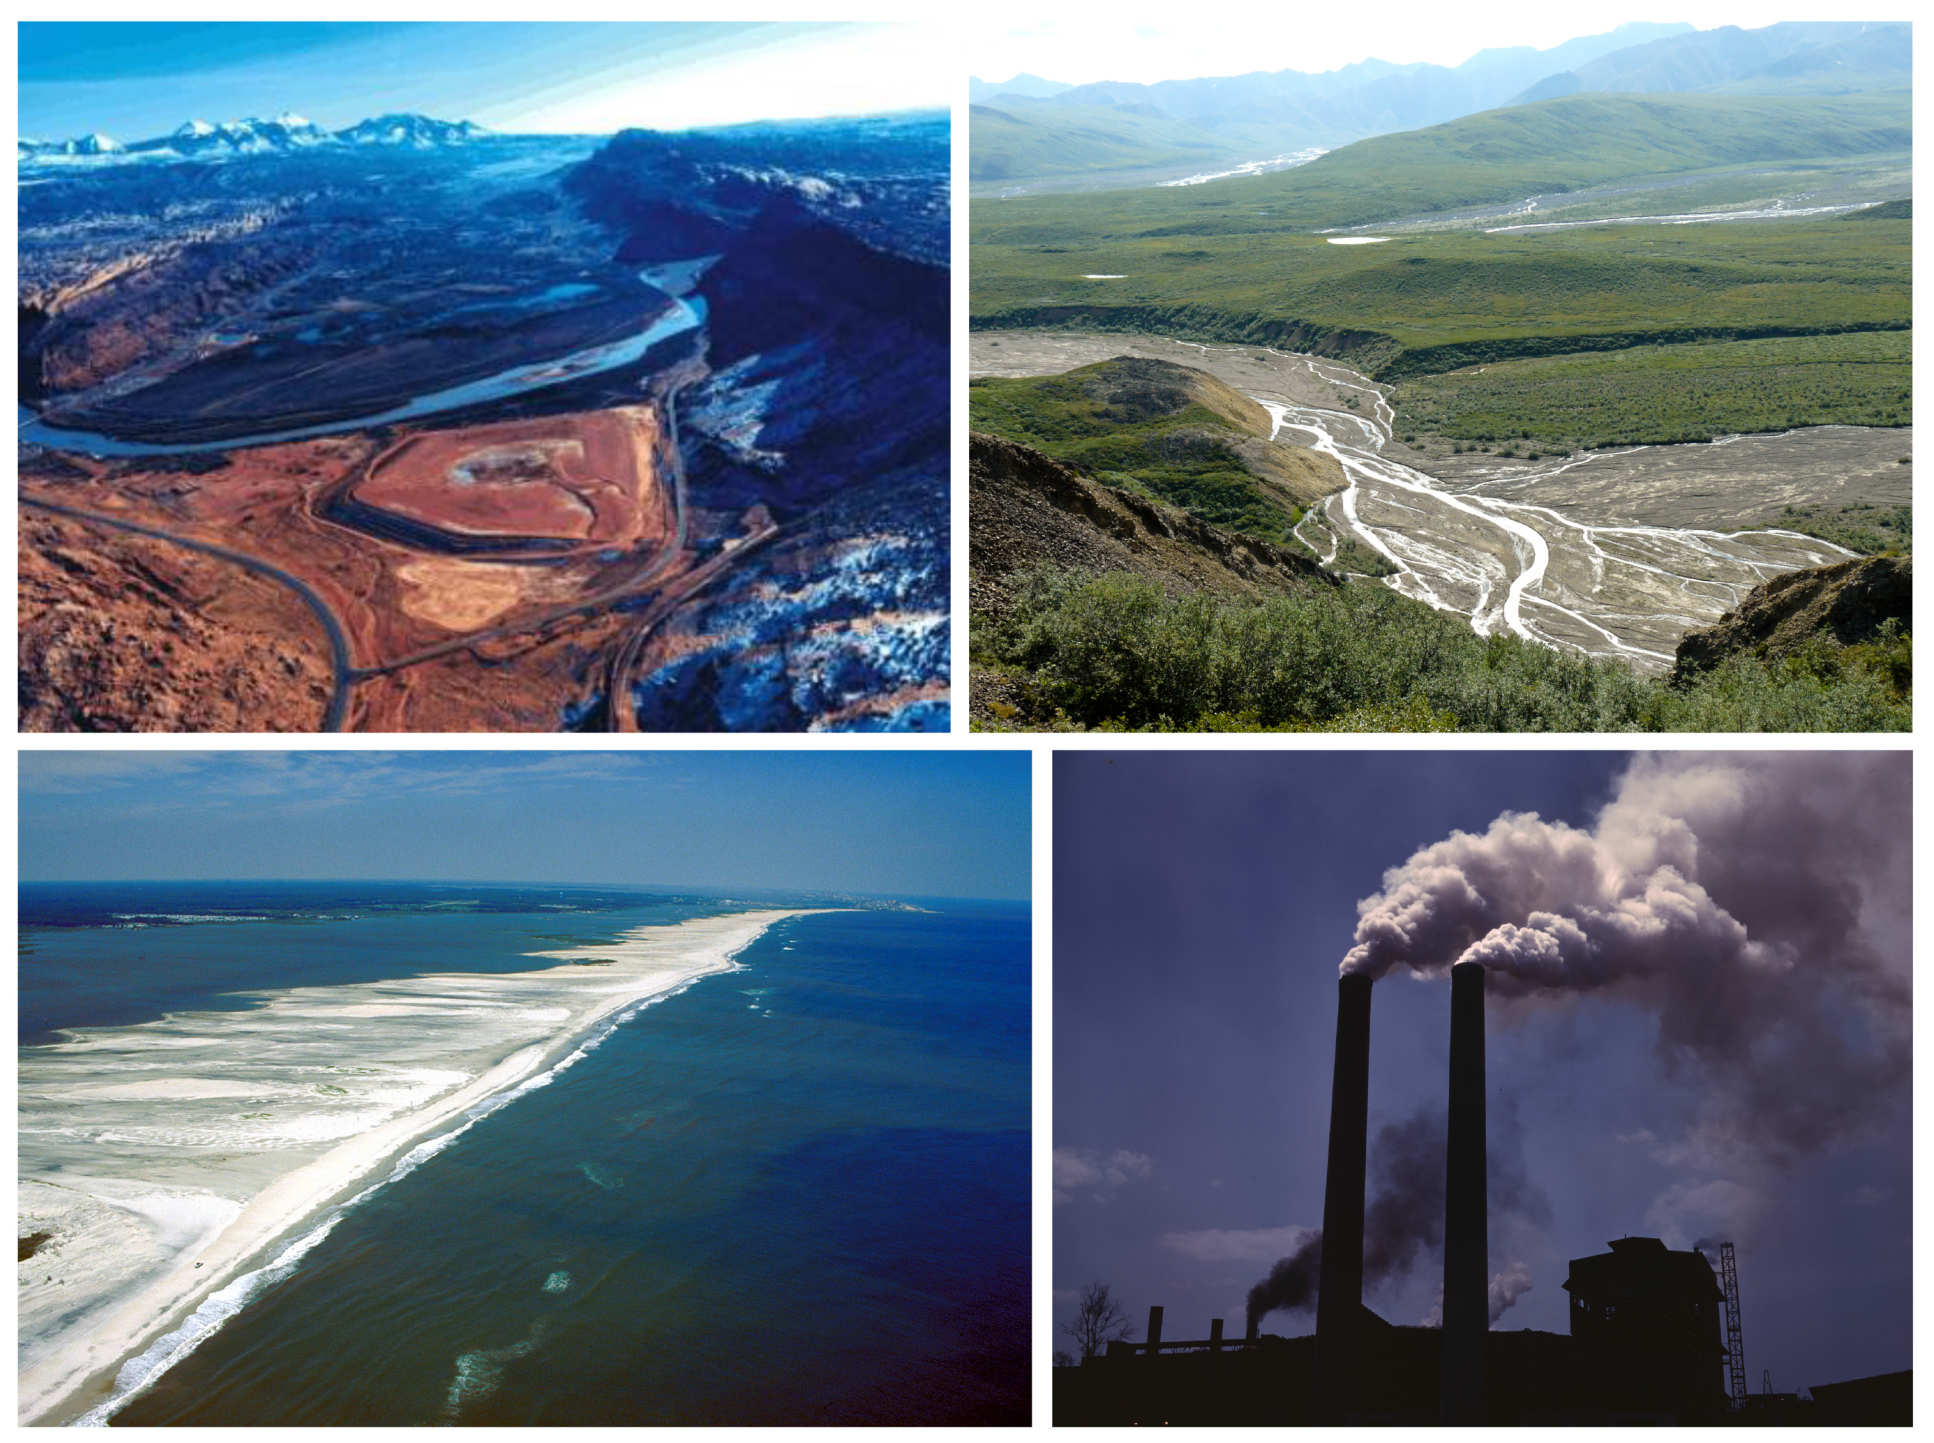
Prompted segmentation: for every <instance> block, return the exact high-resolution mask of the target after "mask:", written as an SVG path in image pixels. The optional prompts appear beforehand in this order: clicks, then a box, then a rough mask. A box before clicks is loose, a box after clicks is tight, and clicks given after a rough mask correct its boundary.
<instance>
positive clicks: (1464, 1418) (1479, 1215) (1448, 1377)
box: [1439, 962, 1491, 1427]
mask: <svg viewBox="0 0 1934 1443" xmlns="http://www.w3.org/2000/svg"><path fill="white" fill-rule="evenodd" d="M1444 1151H1445V1158H1444V1332H1443V1374H1442V1378H1441V1388H1440V1392H1439V1401H1440V1405H1441V1409H1442V1415H1443V1421H1444V1422H1445V1423H1447V1424H1455V1425H1463V1426H1467V1427H1468V1426H1476V1425H1480V1424H1483V1423H1486V1422H1488V1421H1489V1419H1488V1418H1487V1417H1486V1412H1485V1389H1484V1350H1485V1340H1486V1338H1487V1337H1488V1335H1489V1333H1490V1329H1491V1295H1490V1274H1491V1270H1490V1256H1489V1240H1488V1238H1487V1236H1486V1232H1487V1229H1488V1227H1489V1218H1488V1215H1487V1208H1486V1199H1485V1182H1484V1177H1485V1166H1486V1159H1485V1139H1484V968H1483V967H1481V966H1480V965H1478V964H1477V963H1475V962H1460V963H1459V964H1457V965H1456V966H1454V967H1452V968H1451V1036H1450V1127H1449V1135H1448V1139H1447V1146H1446V1147H1445V1150H1444Z"/></svg>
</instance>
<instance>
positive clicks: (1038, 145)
mask: <svg viewBox="0 0 1934 1443" xmlns="http://www.w3.org/2000/svg"><path fill="white" fill-rule="evenodd" d="M968 127H969V130H968V134H969V154H970V156H971V160H970V162H969V167H968V175H969V178H970V179H972V180H973V181H974V182H975V183H976V184H993V183H996V182H1002V181H1008V180H1021V179H1038V178H1041V177H1049V176H1070V175H1079V174H1083V173H1085V172H1089V171H1126V170H1143V169H1153V168H1157V167H1161V166H1174V167H1187V166H1194V165H1206V164H1210V163H1212V162H1216V161H1223V160H1230V159H1232V158H1233V154H1234V152H1233V148H1232V146H1231V143H1230V142H1229V141H1227V140H1223V139H1219V138H1218V137H1216V136H1213V135H1210V134H1209V133H1207V132H1206V131H1203V130H1199V129H1197V128H1196V127H1195V126H1192V125H1189V124H1187V123H1186V122H1184V121H1180V120H1172V119H1170V118H1168V117H1166V116H1162V115H1154V114H1146V113H1138V112H1136V111H1130V110H1120V109H1114V108H1106V107H1099V106H1096V107H1084V106H1071V105H1047V104H1041V103H1038V102H1036V103H1030V102H1027V101H1024V100H1020V99H1017V98H1012V97H1009V98H1003V100H1002V101H1001V103H1000V104H998V105H975V106H972V107H970V108H969V110H968Z"/></svg>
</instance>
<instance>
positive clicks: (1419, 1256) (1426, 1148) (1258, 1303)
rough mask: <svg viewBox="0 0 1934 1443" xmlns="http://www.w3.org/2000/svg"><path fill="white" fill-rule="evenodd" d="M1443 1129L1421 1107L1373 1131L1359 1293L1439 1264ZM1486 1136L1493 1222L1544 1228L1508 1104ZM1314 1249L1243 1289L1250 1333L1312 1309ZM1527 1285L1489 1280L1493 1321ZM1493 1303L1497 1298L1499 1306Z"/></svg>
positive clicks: (1440, 1117) (1316, 1236)
mask: <svg viewBox="0 0 1934 1443" xmlns="http://www.w3.org/2000/svg"><path fill="white" fill-rule="evenodd" d="M1446 1122H1447V1119H1446V1116H1445V1114H1444V1113H1443V1112H1442V1111H1441V1110H1437V1109H1435V1108H1431V1107H1425V1108H1421V1109H1419V1110H1418V1111H1417V1112H1415V1113H1413V1114H1411V1115H1410V1116H1409V1117H1407V1118H1404V1119H1403V1120H1402V1121H1400V1122H1390V1123H1385V1124H1384V1125H1383V1126H1382V1127H1380V1128H1378V1129H1377V1135H1376V1139H1375V1143H1374V1145H1373V1146H1372V1147H1371V1149H1370V1167H1369V1177H1368V1183H1369V1190H1370V1196H1369V1198H1368V1199H1367V1200H1366V1202H1365V1205H1364V1210H1363V1286H1364V1290H1365V1291H1366V1292H1368V1291H1369V1290H1370V1289H1371V1288H1373V1287H1376V1286H1378V1285H1379V1284H1382V1283H1385V1282H1389V1281H1393V1280H1396V1279H1400V1278H1403V1277H1407V1276H1408V1275H1409V1274H1410V1273H1411V1272H1412V1271H1413V1270H1414V1269H1416V1268H1418V1267H1420V1266H1424V1265H1427V1264H1438V1263H1441V1262H1442V1260H1443V1255H1444V1149H1445V1145H1446ZM1489 1134H1490V1136H1489V1141H1488V1146H1487V1148H1486V1152H1487V1167H1486V1171H1487V1174H1488V1180H1487V1185H1486V1191H1487V1196H1488V1199H1489V1202H1490V1208H1491V1214H1492V1217H1493V1219H1495V1220H1501V1221H1510V1220H1514V1219H1522V1220H1524V1221H1527V1222H1544V1221H1547V1220H1548V1219H1549V1218H1550V1215H1551V1205H1550V1203H1549V1201H1548V1200H1547V1199H1546V1197H1545V1195H1544V1193H1543V1192H1542V1191H1541V1190H1540V1189H1538V1188H1537V1187H1536V1186H1534V1185H1533V1184H1532V1183H1531V1181H1530V1179H1529V1178H1528V1177H1527V1175H1526V1172H1525V1165H1524V1144H1523V1131H1522V1129H1521V1127H1520V1126H1519V1123H1518V1117H1517V1110H1516V1107H1515V1106H1514V1105H1513V1104H1512V1103H1511V1101H1510V1100H1509V1099H1508V1098H1507V1099H1500V1100H1499V1101H1497V1102H1495V1103H1494V1104H1493V1105H1492V1107H1491V1111H1490V1127H1489ZM1322 1242H1323V1236H1322V1234H1321V1233H1320V1232H1318V1233H1313V1234H1311V1235H1310V1237H1309V1238H1307V1239H1306V1240H1305V1241H1304V1242H1303V1244H1302V1245H1301V1246H1300V1247H1298V1248H1297V1249H1296V1251H1295V1252H1293V1253H1291V1254H1290V1255H1289V1256H1288V1257H1286V1258H1283V1259H1281V1260H1280V1261H1278V1262H1277V1264H1276V1265H1275V1266H1274V1267H1273V1268H1271V1269H1270V1270H1269V1276H1267V1277H1266V1278H1264V1279H1263V1280H1262V1281H1261V1282H1259V1283H1257V1284H1256V1285H1255V1287H1253V1288H1251V1289H1250V1290H1249V1326H1250V1329H1251V1331H1254V1329H1255V1328H1256V1326H1257V1324H1258V1323H1259V1322H1260V1321H1261V1320H1262V1318H1263V1317H1264V1316H1265V1315H1267V1314H1269V1313H1274V1312H1295V1311H1297V1310H1299V1309H1306V1308H1307V1309H1313V1308H1314V1307H1315V1306H1316V1292H1317V1281H1318V1276H1319V1273H1320V1267H1319V1264H1320V1262H1321V1259H1322ZM1518 1266H1519V1267H1522V1266H1523V1265H1522V1264H1519V1265H1518ZM1529 1286H1530V1281H1529V1275H1528V1274H1527V1275H1526V1278H1525V1281H1524V1285H1523V1286H1522V1287H1518V1288H1517V1289H1516V1291H1511V1290H1510V1289H1509V1287H1508V1286H1507V1287H1506V1288H1505V1289H1504V1290H1503V1292H1500V1289H1499V1283H1498V1280H1493V1284H1492V1306H1493V1309H1494V1312H1493V1320H1495V1317H1496V1315H1497V1314H1499V1313H1502V1311H1503V1309H1504V1308H1508V1307H1509V1306H1510V1305H1511V1304H1512V1303H1514V1302H1516V1301H1517V1299H1518V1297H1519V1296H1520V1295H1521V1294H1522V1293H1523V1292H1524V1291H1525V1289H1526V1288H1528V1287H1529ZM1507 1294H1508V1296H1506V1295H1507ZM1500 1297H1505V1301H1504V1302H1503V1305H1502V1306H1501V1307H1500V1306H1499V1305H1498V1300H1499V1298H1500Z"/></svg>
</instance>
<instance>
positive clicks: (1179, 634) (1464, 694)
mask: <svg viewBox="0 0 1934 1443" xmlns="http://www.w3.org/2000/svg"><path fill="white" fill-rule="evenodd" d="M972 635H973V638H974V650H975V658H974V667H975V672H976V681H975V685H976V688H977V690H978V689H980V688H982V687H983V686H987V687H989V688H990V689H993V690H998V691H1000V692H1001V694H1002V695H1004V696H1005V697H1006V698H1007V700H1005V701H1002V702H1000V703H999V704H998V705H997V706H996V707H995V708H994V709H993V714H994V716H995V718H996V720H994V721H992V722H988V721H986V720H977V723H976V724H977V725H981V726H992V727H994V728H995V729H1000V728H1001V727H1005V726H1012V727H1014V728H1016V729H1025V730H1044V729H1045V730H1090V729H1095V730H1130V731H1140V730H1147V731H1224V730H1228V731H1501V732H1502V731H1631V732H1666V731H1904V730H1908V729H1909V728H1911V726H1912V724H1913V719H1912V712H1913V707H1912V695H1911V671H1912V648H1911V642H1910V641H1909V640H1908V638H1907V637H1905V636H1902V635H1900V634H1899V632H1898V629H1897V628H1896V627H1895V626H1894V625H1893V623H1891V622H1890V623H1888V625H1887V626H1886V627H1885V628H1884V629H1883V632H1882V635H1881V636H1880V637H1878V638H1877V639H1876V640H1874V641H1872V642H1868V643H1863V644H1860V645H1855V646H1840V645H1837V644H1836V643H1834V642H1833V641H1832V640H1831V639H1830V638H1828V637H1826V636H1824V635H1822V636H1819V637H1816V638H1814V639H1813V640H1812V641H1810V642H1808V643H1807V644H1806V645H1805V646H1804V647H1803V648H1802V649H1801V650H1800V652H1799V653H1798V654H1797V655H1794V656H1789V657H1785V658H1782V659H1780V660H1778V661H1772V662H1768V661H1765V660H1762V659H1759V658H1757V657H1754V656H1750V655H1744V654H1740V655H1735V656H1732V657H1730V658H1728V659H1727V660H1726V661H1724V662H1723V663H1722V664H1720V665H1719V666H1718V667H1716V668H1714V669H1713V670H1712V671H1710V672H1707V673H1704V674H1702V675H1700V676H1698V677H1696V678H1694V679H1693V680H1691V681H1688V682H1685V683H1683V684H1676V685H1675V684H1674V683H1673V682H1671V681H1669V680H1666V679H1663V678H1645V677H1639V676H1635V675H1634V674H1633V673H1632V672H1631V671H1630V670H1629V669H1628V668H1626V667H1624V666H1622V665H1620V664H1619V663H1617V662H1612V661H1594V660H1591V659H1589V658H1586V657H1583V656H1579V655H1577V654H1576V653H1572V652H1562V651H1557V650H1553V649H1552V648H1549V647H1544V646H1539V645H1537V644H1536V643H1533V642H1527V641H1524V640H1522V639H1520V638H1518V637H1514V636H1489V637H1483V636H1478V635H1477V634H1476V633H1474V632H1473V631H1472V630H1471V629H1470V624H1469V622H1468V621H1467V620H1466V619H1464V618H1463V617H1459V616H1452V615H1448V614H1445V613H1442V612H1437V611H1433V610H1431V608H1429V607H1428V606H1425V605H1423V604H1422V603H1421V602H1416V601H1412V600H1410V599H1408V598H1406V597H1402V596H1398V595H1397V594H1396V593H1394V592H1391V591H1389V590H1387V589H1385V588H1383V587H1381V586H1378V585H1376V584H1375V583H1372V582H1353V583H1350V584H1348V585H1346V586H1342V587H1312V588H1309V589H1308V590H1306V591H1303V592H1299V593H1295V594H1289V595H1283V596H1278V597H1274V598H1271V599H1269V600H1267V601H1260V602H1256V601H1245V600H1238V599H1233V598H1225V597H1216V596H1212V595H1207V594H1203V593H1192V594H1185V595H1180V596H1176V595H1171V594H1169V593H1168V592H1166V591H1165V590H1164V589H1163V587H1162V586H1161V585H1160V584H1158V583H1156V582H1154V581H1150V580H1146V579H1144V578H1141V577H1135V576H1128V575H1120V574H1116V575H1104V576H1099V577H1079V576H1072V575H1068V574H1065V573H1061V574H1057V573H1053V572H1047V571H1042V572H1040V573H1037V574H1036V575H1035V576H1033V577H1031V578H1030V579H1029V581H1028V582H1027V584H1026V585H1025V586H1023V587H1022V588H1021V590H1020V595H1019V599H1018V600H1017V602H1016V603H1015V605H1014V606H1013V607H1012V608H1011V609H1009V610H1008V611H1007V612H1006V613H1005V614H1003V615H1001V616H999V617H992V616H976V617H975V618H973V627H972Z"/></svg>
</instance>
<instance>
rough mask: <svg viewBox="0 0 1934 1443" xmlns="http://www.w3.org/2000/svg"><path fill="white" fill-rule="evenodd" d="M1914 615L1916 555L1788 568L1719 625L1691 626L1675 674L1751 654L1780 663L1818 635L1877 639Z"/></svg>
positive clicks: (1843, 640)
mask: <svg viewBox="0 0 1934 1443" xmlns="http://www.w3.org/2000/svg"><path fill="white" fill-rule="evenodd" d="M1913 620H1914V563H1913V560H1912V558H1910V557H1898V556H1868V557H1863V558H1861V559H1859V560H1856V561H1842V562H1839V563H1838V564H1836V565H1833V566H1817V567H1812V568H1809V569H1808V570H1805V571H1789V572H1787V573H1786V574H1785V575H1784V576H1776V577H1774V578H1773V579H1772V580H1771V581H1769V582H1767V583H1765V584H1764V585H1763V586H1756V587H1754V588H1753V590H1752V591H1751V592H1750V593H1748V595H1747V597H1746V600H1745V601H1744V602H1743V603H1742V604H1741V605H1740V606H1739V607H1738V608H1737V609H1736V610H1734V611H1731V612H1728V613H1727V614H1726V617H1725V619H1724V620H1722V621H1721V622H1720V623H1719V624H1718V625H1717V626H1709V627H1706V628H1705V629H1703V630H1701V631H1693V632H1688V633H1687V634H1686V636H1685V638H1684V639H1683V640H1681V641H1680V643H1679V650H1678V656H1677V659H1676V662H1675V664H1674V667H1673V676H1674V678H1675V679H1678V680H1685V679H1689V678H1691V677H1694V676H1696V675H1698V674H1699V673H1701V672H1705V671H1710V670H1712V669H1713V668H1714V667H1717V666H1718V665H1719V664H1720V663H1721V662H1723V661H1724V660H1725V659H1726V658H1727V657H1730V656H1735V655H1741V654H1743V655H1747V656H1753V657H1758V658H1760V659H1763V660H1766V661H1778V660H1781V659H1783V658H1785V657H1789V656H1792V655H1794V654H1795V653H1797V652H1798V651H1799V650H1800V648H1801V647H1803V646H1805V645H1806V644H1807V643H1808V642H1809V641H1811V640H1813V638H1815V637H1816V636H1821V635H1825V636H1827V637H1830V638H1831V639H1832V640H1833V641H1835V642H1837V643H1838V644H1840V645H1841V646H1858V645H1860V644H1861V643H1863V642H1869V641H1873V640H1875V639H1876V638H1877V637H1878V636H1879V635H1880V631H1881V627H1882V626H1883V625H1884V624H1885V623H1886V622H1888V621H1895V622H1897V623H1898V624H1899V627H1900V629H1901V630H1902V631H1905V630H1906V629H1907V628H1909V627H1910V626H1911V625H1912V624H1913Z"/></svg>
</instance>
